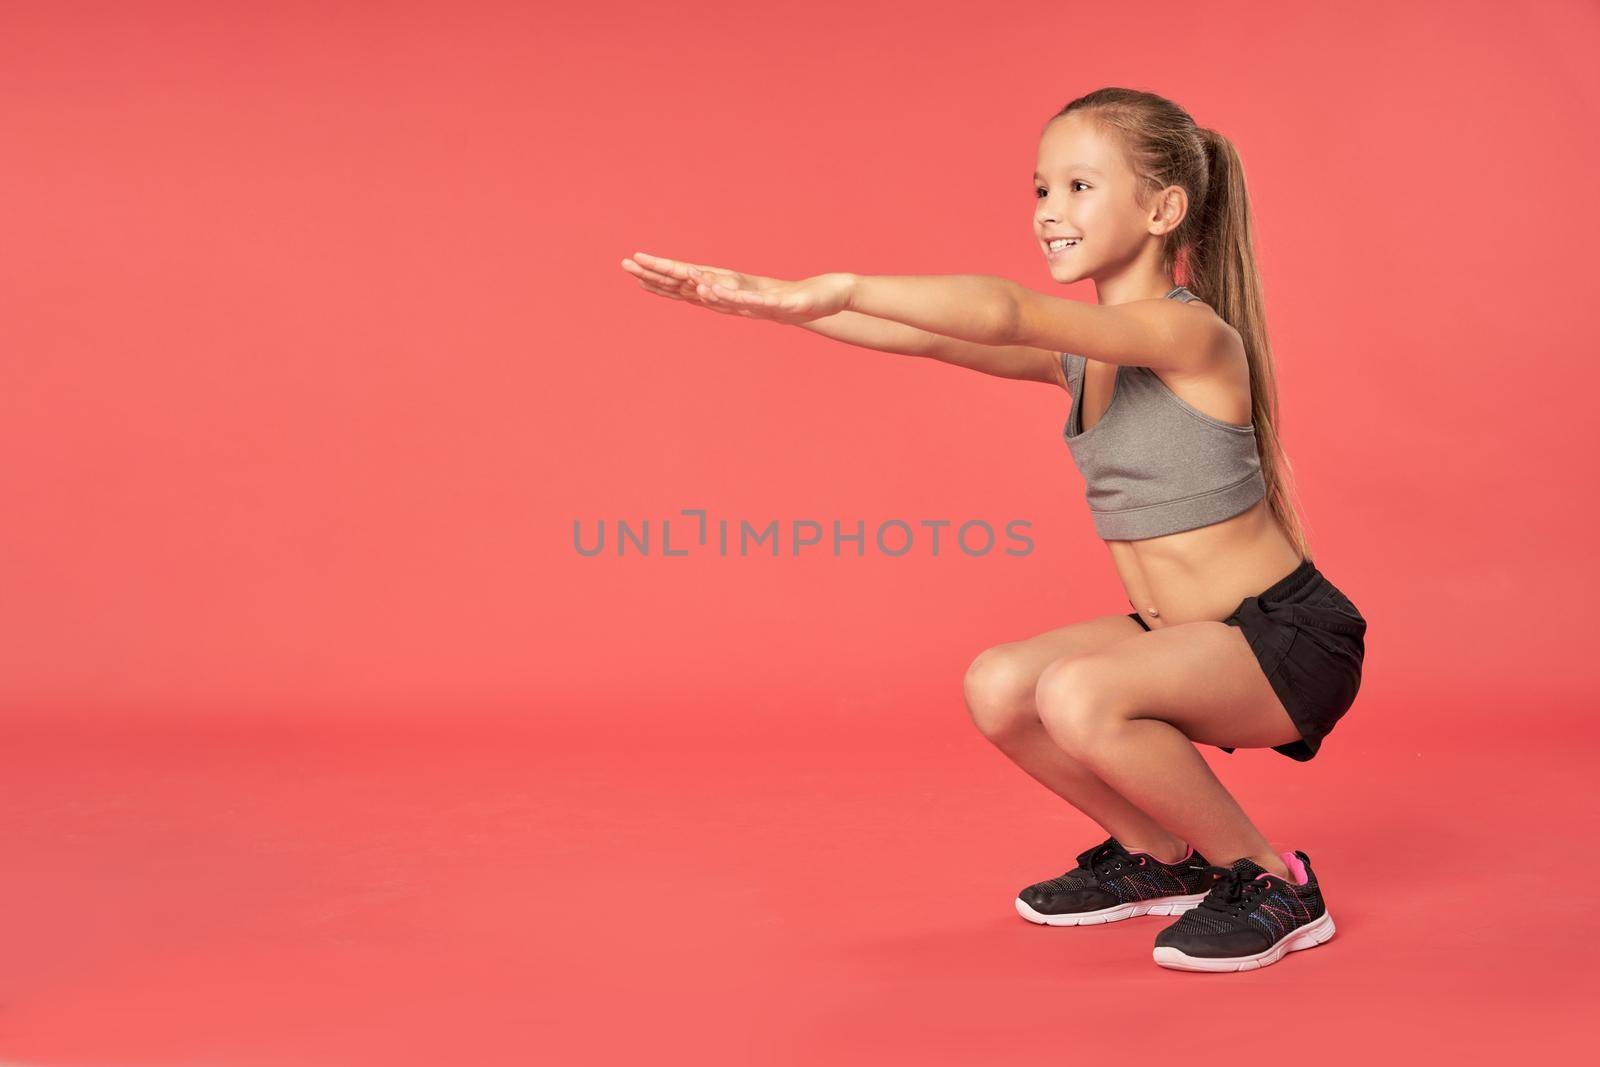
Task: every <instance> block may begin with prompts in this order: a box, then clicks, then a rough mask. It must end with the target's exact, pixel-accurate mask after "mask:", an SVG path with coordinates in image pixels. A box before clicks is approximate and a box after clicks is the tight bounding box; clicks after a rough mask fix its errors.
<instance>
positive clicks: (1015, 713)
mask: <svg viewBox="0 0 1600 1067" xmlns="http://www.w3.org/2000/svg"><path fill="white" fill-rule="evenodd" d="M1036 682H1037V678H1036V677H1035V676H1034V675H1033V673H1032V672H1030V671H1029V670H1028V669H1027V668H1026V666H1025V665H1024V663H1023V658H1022V657H1021V656H1020V655H1019V654H1017V653H1016V652H1015V651H1014V650H1013V648H1012V646H1010V645H996V646H995V647H993V648H986V649H984V650H983V651H982V652H980V653H978V655H977V658H975V659H974V660H973V661H972V664H971V666H969V667H968V668H967V674H966V677H965V678H964V679H962V683H961V690H962V693H963V695H964V696H965V697H966V701H967V711H968V712H969V713H970V714H971V715H972V722H973V725H975V726H977V728H978V729H979V731H981V732H982V733H983V735H984V736H985V737H991V738H992V737H1002V736H1005V735H1007V734H1010V733H1013V732H1014V731H1016V730H1017V729H1019V728H1021V727H1024V726H1027V725H1028V724H1029V723H1035V722H1038V721H1039V713H1038V710H1037V709H1036V708H1035V707H1034V704H1033V693H1034V688H1035V684H1036Z"/></svg>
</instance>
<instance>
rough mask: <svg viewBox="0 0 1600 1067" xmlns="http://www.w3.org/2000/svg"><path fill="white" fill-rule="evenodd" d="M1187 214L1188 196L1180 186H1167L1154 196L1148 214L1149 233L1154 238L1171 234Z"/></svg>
mask: <svg viewBox="0 0 1600 1067" xmlns="http://www.w3.org/2000/svg"><path fill="white" fill-rule="evenodd" d="M1188 213H1189V194H1188V193H1187V192H1185V191H1184V189H1183V186H1181V185H1169V186H1167V187H1166V188H1165V189H1163V190H1161V192H1160V193H1158V194H1157V195H1156V200H1155V205H1154V207H1153V208H1152V209H1151V212H1150V224H1149V225H1150V232H1151V233H1153V234H1155V235H1156V236H1158V237H1159V236H1160V235H1162V234H1166V233H1171V232H1172V231H1173V230H1175V229H1177V228H1178V224H1179V223H1181V222H1182V221H1183V218H1184V216H1185V215H1187V214H1188Z"/></svg>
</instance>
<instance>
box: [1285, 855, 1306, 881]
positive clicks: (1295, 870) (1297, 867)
mask: <svg viewBox="0 0 1600 1067" xmlns="http://www.w3.org/2000/svg"><path fill="white" fill-rule="evenodd" d="M1278 855H1280V856H1282V857H1283V863H1284V866H1286V867H1288V868H1289V873H1290V874H1291V875H1292V876H1293V877H1294V884H1295V885H1305V884H1306V883H1307V882H1309V881H1310V880H1311V877H1310V876H1309V875H1308V874H1306V865H1305V864H1304V863H1301V862H1300V857H1299V856H1296V855H1295V854H1294V853H1293V852H1280V853H1278Z"/></svg>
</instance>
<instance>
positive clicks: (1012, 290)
mask: <svg viewBox="0 0 1600 1067" xmlns="http://www.w3.org/2000/svg"><path fill="white" fill-rule="evenodd" d="M1000 283H1001V284H1000V286H999V297H998V298H997V299H996V300H995V301H994V302H993V304H992V305H991V306H992V308H993V309H994V316H995V321H994V322H993V323H992V324H991V326H990V335H991V337H992V338H993V339H992V340H991V341H989V344H992V345H1025V344H1028V343H1029V342H1028V341H1027V340H1026V339H1025V338H1024V337H1023V333H1024V332H1025V331H1024V328H1023V315H1022V296H1023V292H1022V287H1021V286H1019V285H1017V283H1015V282H1013V281H1011V280H1010V279H1009V278H1001V279H1000Z"/></svg>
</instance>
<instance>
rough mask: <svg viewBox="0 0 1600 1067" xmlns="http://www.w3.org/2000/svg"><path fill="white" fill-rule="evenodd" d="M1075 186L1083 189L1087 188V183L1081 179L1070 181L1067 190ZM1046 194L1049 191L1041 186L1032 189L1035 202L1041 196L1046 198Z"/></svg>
mask: <svg viewBox="0 0 1600 1067" xmlns="http://www.w3.org/2000/svg"><path fill="white" fill-rule="evenodd" d="M1077 185H1081V186H1083V187H1084V188H1085V189H1087V188H1089V183H1088V182H1086V181H1084V180H1083V179H1081V178H1074V179H1072V181H1071V182H1070V183H1068V185H1067V188H1069V189H1071V188H1072V187H1073V186H1077ZM1074 191H1076V190H1074ZM1048 194H1049V190H1047V189H1045V187H1044V186H1042V185H1035V186H1034V187H1033V197H1034V199H1035V200H1037V199H1039V198H1040V197H1042V196H1046V195H1048Z"/></svg>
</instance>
